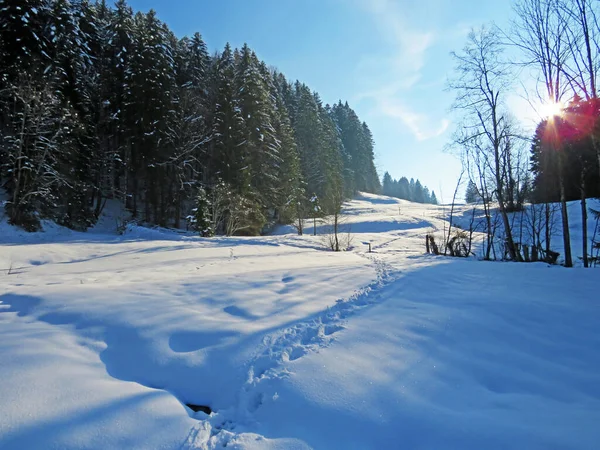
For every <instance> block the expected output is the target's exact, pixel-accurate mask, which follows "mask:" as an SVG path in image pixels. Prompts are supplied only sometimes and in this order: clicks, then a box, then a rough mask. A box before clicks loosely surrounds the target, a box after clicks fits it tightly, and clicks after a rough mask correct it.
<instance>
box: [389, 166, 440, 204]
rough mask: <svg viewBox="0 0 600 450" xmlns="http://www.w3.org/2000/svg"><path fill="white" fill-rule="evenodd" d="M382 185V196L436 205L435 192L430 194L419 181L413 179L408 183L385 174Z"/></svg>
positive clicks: (404, 178) (403, 179)
mask: <svg viewBox="0 0 600 450" xmlns="http://www.w3.org/2000/svg"><path fill="white" fill-rule="evenodd" d="M382 185H383V187H382V193H383V195H387V196H389V197H396V198H400V199H403V200H409V201H411V202H416V203H429V204H432V205H437V204H438V200H437V197H436V195H435V192H434V191H431V192H430V191H429V189H428V188H427V187H426V186H423V185H422V184H421V182H420V181H419V180H417V181H415V180H414V178H411V179H410V181H408V179H407V178H406V177H402V178H400V179H399V180H395V179H393V178H392V177H391V175H390V174H389V173H388V172H386V173H385V174H384V175H383V182H382Z"/></svg>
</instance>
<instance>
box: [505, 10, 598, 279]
mask: <svg viewBox="0 0 600 450" xmlns="http://www.w3.org/2000/svg"><path fill="white" fill-rule="evenodd" d="M567 1H568V2H569V3H571V2H573V1H575V2H579V1H587V0H520V1H519V2H517V4H516V5H515V12H516V16H517V17H518V19H517V20H516V21H515V22H514V23H513V30H512V33H511V36H510V37H511V42H512V43H513V44H515V45H516V46H517V47H519V48H520V49H521V50H522V51H523V54H524V61H523V64H524V65H527V66H529V67H532V68H537V69H538V70H539V73H540V74H541V76H540V77H539V79H538V86H539V85H540V84H541V85H542V86H543V88H544V89H543V91H545V92H544V94H541V93H540V91H539V88H538V90H537V92H538V97H539V98H540V100H541V101H542V102H554V103H559V102H560V101H561V100H562V98H563V96H564V94H565V89H566V87H567V86H568V85H570V86H571V87H572V86H573V82H574V77H573V75H569V72H570V70H569V69H568V67H569V62H570V61H572V58H571V57H572V55H573V51H572V48H571V47H572V46H573V45H574V40H575V35H574V34H573V33H570V32H569V30H570V29H572V28H573V27H571V28H569V21H568V20H567V17H568V11H567V9H566V8H565V5H566V3H565V2H567ZM565 78H566V79H567V80H568V82H567V83H565V82H564V81H565ZM555 119H556V118H550V121H551V123H550V125H551V126H554V128H557V127H556V126H555V125H554V124H555V122H557V120H555ZM557 137H558V135H557ZM545 146H546V151H548V152H555V151H558V139H551V140H550V142H546V143H545ZM558 165H559V190H560V197H561V215H562V223H563V244H564V248H565V266H567V267H571V266H572V265H573V260H572V256H571V236H570V232H569V216H568V212H567V204H566V198H565V186H564V176H563V165H564V164H563V157H562V154H561V153H560V152H559V154H558ZM549 251H550V249H549V248H546V252H547V253H549Z"/></svg>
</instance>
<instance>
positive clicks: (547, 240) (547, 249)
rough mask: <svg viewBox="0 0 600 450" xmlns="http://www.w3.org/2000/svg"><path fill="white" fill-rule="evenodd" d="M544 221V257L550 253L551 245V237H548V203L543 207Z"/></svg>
mask: <svg viewBox="0 0 600 450" xmlns="http://www.w3.org/2000/svg"><path fill="white" fill-rule="evenodd" d="M545 206H546V207H545V210H544V214H545V219H546V223H545V224H544V231H545V233H546V236H545V237H546V255H548V254H549V253H550V244H551V236H550V203H546V205H545Z"/></svg>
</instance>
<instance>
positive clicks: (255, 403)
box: [248, 392, 265, 413]
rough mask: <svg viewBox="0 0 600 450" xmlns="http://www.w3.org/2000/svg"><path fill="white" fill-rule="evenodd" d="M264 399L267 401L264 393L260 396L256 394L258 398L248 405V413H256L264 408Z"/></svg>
mask: <svg viewBox="0 0 600 450" xmlns="http://www.w3.org/2000/svg"><path fill="white" fill-rule="evenodd" d="M264 399H265V395H264V394H263V393H262V392H261V393H259V394H256V396H255V397H254V398H253V399H252V401H251V402H250V404H249V405H248V411H250V412H252V413H253V412H256V410H257V409H258V408H260V407H261V406H262V404H263V401H264Z"/></svg>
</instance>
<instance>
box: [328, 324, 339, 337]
mask: <svg viewBox="0 0 600 450" xmlns="http://www.w3.org/2000/svg"><path fill="white" fill-rule="evenodd" d="M343 329H344V327H342V326H340V325H327V326H326V327H325V331H324V333H325V336H331V335H332V334H333V333H337V332H338V331H340V330H343Z"/></svg>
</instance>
